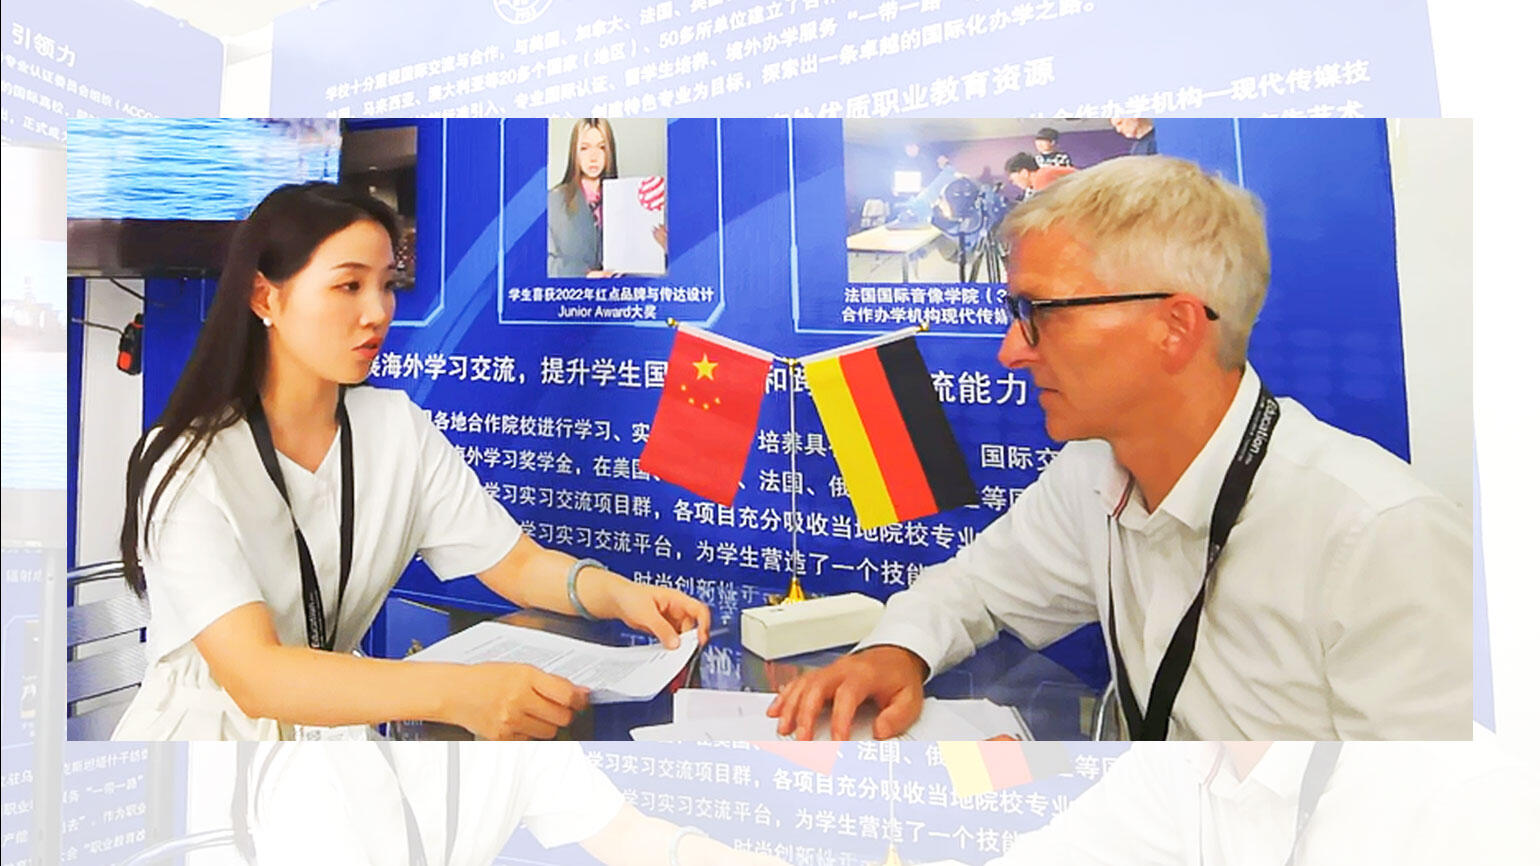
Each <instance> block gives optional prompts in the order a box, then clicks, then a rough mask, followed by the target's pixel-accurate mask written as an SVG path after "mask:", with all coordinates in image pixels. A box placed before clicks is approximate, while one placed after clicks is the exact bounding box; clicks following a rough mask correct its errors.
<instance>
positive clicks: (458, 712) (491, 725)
mask: <svg viewBox="0 0 1540 866" xmlns="http://www.w3.org/2000/svg"><path fill="white" fill-rule="evenodd" d="M459 674H460V675H459V676H458V677H457V681H456V682H455V683H454V685H453V687H452V690H451V693H452V694H453V696H454V697H453V698H452V699H453V700H455V701H456V702H457V704H458V706H456V707H454V708H453V710H452V711H451V712H450V713H449V714H448V715H449V717H450V718H452V719H455V720H456V722H455V723H456V724H458V725H459V726H460V727H462V728H466V729H468V730H470V731H471V732H472V733H474V734H476V735H477V736H479V737H481V738H483V739H487V740H549V739H551V738H552V737H554V736H556V732H557V731H558V730H560V729H561V728H565V727H566V726H568V725H570V724H572V717H573V715H574V714H575V713H577V712H579V711H581V710H582V709H583V708H584V707H587V706H588V689H585V688H581V687H579V686H575V685H573V684H572V683H570V682H568V681H567V680H565V679H563V678H561V677H559V676H556V675H555V674H548V673H546V672H545V671H542V670H540V669H539V668H536V667H531V666H529V665H521V664H511V663H508V662H483V663H481V664H475V665H466V666H464V667H463V668H461V670H460V672H459Z"/></svg>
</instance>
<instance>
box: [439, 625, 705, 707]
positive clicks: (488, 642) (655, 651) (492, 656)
mask: <svg viewBox="0 0 1540 866" xmlns="http://www.w3.org/2000/svg"><path fill="white" fill-rule="evenodd" d="M699 646H700V636H699V634H698V633H697V632H695V631H694V630H693V629H692V630H690V631H688V632H685V633H684V634H682V635H680V636H679V646H678V647H677V648H675V649H667V648H665V647H664V646H663V645H662V644H657V643H654V644H647V645H646V646H625V647H616V646H605V645H603V644H596V643H589V642H588V641H583V640H578V639H576V638H570V637H565V636H563V635H559V634H551V633H550V632H544V631H539V630H537V629H532V628H523V627H521V626H516V625H508V624H507V623H501V622H494V621H487V622H480V623H477V624H475V625H473V626H471V627H470V628H468V629H466V630H465V631H462V632H459V633H457V634H452V635H450V636H449V637H447V638H444V639H443V640H441V641H439V642H438V643H436V644H434V645H432V646H430V647H428V648H427V649H425V650H423V651H421V652H419V653H416V654H415V655H412V656H410V657H409V659H410V660H411V661H422V662H454V663H458V664H475V663H476V662H516V663H519V664H526V665H532V666H534V667H537V668H540V669H541V670H543V671H545V672H546V673H551V674H555V675H557V676H559V677H564V678H566V679H567V680H569V681H571V682H572V683H573V684H575V685H579V686H584V687H586V688H588V689H589V690H590V691H589V693H588V702H589V703H591V704H616V703H624V702H626V701H646V700H651V699H652V698H654V697H656V696H657V694H658V692H660V691H662V690H663V687H664V686H666V685H668V684H669V681H671V680H672V679H673V678H674V677H676V676H678V675H679V672H680V671H681V670H684V666H685V665H686V664H688V663H689V661H690V657H691V656H693V655H695V650H696V649H697V648H698V647H699Z"/></svg>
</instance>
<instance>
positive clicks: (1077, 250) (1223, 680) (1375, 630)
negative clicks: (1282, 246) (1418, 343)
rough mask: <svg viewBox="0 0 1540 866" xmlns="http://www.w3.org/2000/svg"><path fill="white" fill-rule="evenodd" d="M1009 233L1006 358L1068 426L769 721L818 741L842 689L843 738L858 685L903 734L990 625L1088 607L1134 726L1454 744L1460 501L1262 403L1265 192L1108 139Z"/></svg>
mask: <svg viewBox="0 0 1540 866" xmlns="http://www.w3.org/2000/svg"><path fill="white" fill-rule="evenodd" d="M1001 236H1002V237H1003V238H1006V239H1008V240H1009V242H1010V243H1011V244H1012V249H1011V253H1010V263H1009V298H1008V300H1009V301H1010V304H1011V309H1012V312H1013V314H1014V315H1015V316H1016V319H1015V322H1014V323H1013V324H1012V325H1011V327H1010V328H1009V330H1008V331H1007V332H1006V335H1005V339H1004V341H1003V342H1002V344H1001V346H1000V351H999V358H1000V361H1001V362H1002V363H1003V364H1004V365H1005V366H1006V367H1009V368H1011V369H1016V370H1021V369H1025V370H1026V371H1027V372H1028V373H1029V374H1030V375H1031V377H1032V379H1033V382H1034V384H1035V385H1036V386H1037V388H1038V391H1039V393H1038V402H1039V403H1040V404H1041V406H1042V408H1043V413H1044V418H1045V421H1046V425H1047V431H1048V435H1049V436H1051V437H1052V438H1054V439H1056V440H1070V441H1069V443H1068V444H1067V445H1066V446H1065V447H1064V448H1063V450H1062V451H1061V452H1060V454H1059V456H1058V457H1057V458H1056V459H1055V460H1054V461H1053V463H1051V464H1050V465H1049V468H1048V469H1047V470H1046V471H1044V472H1043V474H1042V475H1041V477H1040V478H1039V479H1038V481H1037V482H1036V483H1034V484H1033V485H1031V486H1030V487H1028V488H1027V490H1026V491H1025V492H1024V493H1023V494H1022V495H1021V496H1020V497H1019V498H1018V499H1017V501H1016V503H1015V504H1014V505H1012V506H1011V508H1010V510H1009V511H1007V512H1006V513H1005V514H1004V515H1003V516H1001V518H1000V519H998V520H996V521H995V522H994V523H993V524H992V525H990V526H989V527H987V528H986V529H984V531H983V532H981V533H980V534H979V536H978V537H977V539H975V540H974V541H973V542H972V543H970V544H969V545H968V546H967V547H965V548H964V549H963V550H962V551H960V552H959V553H958V554H957V556H955V557H954V558H953V559H951V560H950V561H947V562H944V563H940V564H938V565H935V566H932V567H930V568H927V569H926V570H925V571H924V572H922V573H921V574H920V576H919V577H918V578H917V579H916V581H915V583H914V585H913V586H912V587H911V588H910V589H908V590H906V591H903V592H900V593H898V594H896V595H894V596H893V597H892V598H891V599H889V601H888V604H887V609H886V611H885V613H884V615H883V617H882V619H881V620H880V621H879V623H878V625H877V626H876V628H875V629H874V630H873V631H872V633H871V634H870V635H869V636H868V637H867V639H866V640H865V641H863V642H862V643H861V644H859V645H858V646H857V648H856V651H855V652H854V653H853V654H851V655H848V656H845V657H843V658H841V659H840V660H839V661H838V662H836V663H835V664H833V665H830V666H829V667H827V668H825V669H823V670H821V671H817V672H813V673H811V674H807V675H805V676H803V677H801V678H799V679H798V680H796V681H794V682H793V683H791V684H790V685H789V686H787V688H786V689H785V690H783V692H782V694H781V695H780V696H779V697H778V698H777V699H776V701H775V702H774V703H773V704H772V706H771V707H770V711H769V712H770V714H771V715H772V716H779V718H780V720H781V724H780V726H779V727H780V730H781V732H782V733H790V732H791V731H792V730H795V731H796V732H797V734H798V735H799V736H804V735H810V733H811V731H812V726H813V724H814V721H815V720H816V719H817V717H818V715H819V713H820V712H821V711H822V709H823V707H824V706H825V705H826V704H829V703H830V702H831V701H832V704H833V715H832V719H831V728H832V731H833V732H834V734H835V735H836V736H840V735H842V734H843V733H845V732H847V731H848V730H849V720H850V718H851V715H852V714H853V713H854V711H855V709H856V708H857V707H858V706H859V705H861V704H862V703H863V702H865V701H868V700H871V701H874V702H875V703H876V704H877V705H878V707H879V708H880V712H879V715H878V717H877V719H876V722H875V728H874V733H875V735H876V736H877V737H879V738H883V737H891V736H894V735H896V734H899V733H901V732H902V731H904V730H905V729H907V728H908V727H909V725H910V724H912V723H913V722H914V720H915V719H916V718H917V716H918V714H919V711H920V701H921V699H922V686H923V684H924V682H925V681H926V680H927V679H928V678H929V677H930V676H932V675H933V674H936V673H939V672H940V671H942V670H943V669H945V668H948V667H951V666H952V665H955V664H957V663H958V662H959V661H961V660H963V659H964V658H966V657H967V656H969V655H971V654H972V653H973V651H974V649H975V648H976V647H977V646H979V645H982V644H984V643H986V642H988V641H990V640H992V639H993V638H994V637H995V636H996V634H997V633H998V632H999V630H1000V629H1001V628H1008V629H1010V630H1011V631H1012V632H1014V633H1015V634H1017V635H1018V636H1020V637H1021V638H1022V639H1023V640H1024V641H1025V642H1026V643H1028V644H1029V645H1031V646H1039V647H1040V646H1044V645H1046V644H1049V643H1052V642H1053V641H1055V640H1057V639H1059V638H1060V637H1062V636H1064V635H1065V634H1068V633H1069V632H1070V631H1072V630H1073V629H1075V628H1077V627H1078V626H1080V625H1081V624H1082V623H1086V622H1100V623H1101V624H1102V626H1103V631H1104V632H1105V633H1106V638H1107V646H1108V654H1109V656H1110V657H1111V658H1113V660H1114V670H1115V671H1116V672H1117V673H1118V680H1119V682H1120V687H1119V692H1120V694H1119V697H1120V699H1121V701H1122V703H1121V708H1122V709H1123V711H1124V712H1123V715H1124V716H1125V721H1126V723H1127V727H1128V730H1129V733H1130V735H1131V736H1133V737H1134V738H1153V739H1161V738H1164V737H1166V736H1167V735H1169V736H1172V737H1175V738H1183V739H1185V738H1197V739H1205V740H1242V739H1322V740H1334V739H1373V738H1387V739H1390V738H1415V739H1451V738H1465V737H1469V736H1470V730H1471V727H1470V725H1471V718H1472V713H1471V563H1472V545H1471V523H1470V516H1469V515H1468V514H1467V513H1465V512H1463V511H1461V510H1460V509H1459V508H1458V507H1457V506H1455V505H1454V504H1453V503H1452V502H1450V501H1448V500H1447V499H1445V498H1444V497H1442V496H1439V495H1438V494H1436V493H1434V492H1433V491H1432V490H1430V489H1428V488H1427V487H1426V486H1425V485H1423V484H1421V483H1420V482H1418V481H1417V480H1416V479H1415V478H1414V477H1413V476H1412V473H1411V471H1410V468H1409V467H1408V466H1407V465H1406V464H1405V463H1403V462H1401V461H1400V460H1398V459H1397V458H1395V457H1394V456H1392V455H1390V454H1389V453H1387V452H1386V451H1385V450H1384V449H1382V448H1380V447H1379V446H1378V445H1375V444H1374V443H1372V442H1369V441H1368V440H1366V439H1361V438H1358V437H1356V436H1352V435H1349V434H1347V433H1344V432H1342V431H1340V430H1337V429H1335V428H1333V427H1330V426H1328V425H1326V424H1325V423H1323V422H1321V421H1319V420H1317V419H1316V418H1314V417H1313V416H1312V415H1311V414H1310V413H1309V411H1308V410H1306V409H1305V407H1303V406H1301V405H1299V404H1298V403H1296V402H1294V401H1292V400H1289V399H1278V400H1276V401H1273V400H1271V399H1270V398H1268V397H1267V396H1266V393H1265V391H1264V389H1263V387H1262V382H1261V381H1260V379H1259V378H1258V375H1257V373H1256V371H1255V370H1254V369H1253V368H1252V367H1251V366H1250V365H1249V364H1247V362H1246V346H1247V341H1248V339H1249V336H1250V333H1251V327H1252V323H1253V322H1254V321H1255V319H1256V316H1257V312H1258V310H1259V309H1261V306H1262V300H1263V296H1264V294H1265V293H1266V288H1267V283H1268V274H1269V257H1268V250H1267V241H1266V235H1265V233H1264V229H1263V221H1262V215H1261V212H1260V209H1259V207H1258V204H1257V203H1256V202H1255V201H1254V200H1253V199H1252V197H1251V196H1250V195H1249V194H1248V193H1247V192H1245V191H1244V190H1242V189H1240V188H1238V187H1235V186H1232V185H1230V184H1228V183H1226V182H1225V181H1223V180H1221V179H1219V178H1217V177H1211V176H1208V175H1205V174H1204V173H1203V171H1202V170H1201V169H1199V168H1198V167H1197V166H1196V165H1193V164H1191V163H1188V162H1185V161H1182V160H1177V159H1171V158H1167V157H1151V158H1148V159H1115V160H1109V161H1107V162H1105V163H1102V164H1100V165H1097V166H1095V167H1093V168H1090V169H1087V170H1085V171H1081V172H1077V173H1075V174H1073V175H1070V176H1069V177H1066V178H1062V179H1060V180H1058V181H1056V182H1055V183H1054V184H1053V185H1052V186H1050V187H1048V188H1047V189H1045V190H1044V191H1042V192H1039V193H1037V194H1035V195H1033V196H1032V197H1031V198H1030V199H1028V200H1027V201H1026V202H1025V203H1024V204H1022V205H1021V206H1020V207H1018V208H1016V209H1015V210H1014V211H1012V212H1011V215H1010V216H1009V217H1008V218H1007V219H1006V220H1005V221H1004V222H1003V223H1002V225H1001ZM1323 315H1324V313H1323ZM1249 472H1254V473H1255V474H1254V478H1252V479H1251V480H1250V482H1249V483H1248V482H1247V477H1246V476H1247V474H1248V473H1249ZM1242 505H1244V507H1241V506H1242ZM1216 506H1218V507H1217V508H1216ZM1237 509H1239V510H1238V513H1237ZM1229 528H1233V533H1228V534H1227V530H1228V529H1229ZM1211 530H1212V532H1211ZM1216 550H1217V551H1218V552H1219V554H1220V555H1219V556H1218V557H1217V559H1215V560H1213V561H1212V562H1211V561H1210V558H1209V554H1210V552H1212V551H1216ZM1184 622H1185V623H1187V624H1186V625H1182V624H1183V623H1184ZM1184 647H1185V651H1184ZM1168 649H1169V650H1170V651H1171V652H1170V654H1169V658H1170V663H1169V664H1166V665H1164V666H1163V665H1162V661H1163V659H1166V658H1167V657H1168ZM1184 656H1185V658H1184ZM1162 667H1163V668H1164V672H1163V673H1161V674H1159V675H1157V669H1160V668H1162ZM1189 668H1190V669H1189ZM1152 694H1153V695H1154V698H1155V699H1154V700H1152Z"/></svg>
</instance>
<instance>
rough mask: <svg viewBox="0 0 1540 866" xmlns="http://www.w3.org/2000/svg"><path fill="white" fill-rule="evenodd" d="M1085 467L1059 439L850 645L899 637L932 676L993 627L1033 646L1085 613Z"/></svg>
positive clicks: (1088, 617)
mask: <svg viewBox="0 0 1540 866" xmlns="http://www.w3.org/2000/svg"><path fill="white" fill-rule="evenodd" d="M1066 458H1068V459H1066ZM1091 468H1092V461H1091V460H1089V459H1087V457H1086V455H1085V454H1084V453H1083V452H1081V451H1080V450H1079V449H1071V448H1066V449H1065V451H1064V452H1063V453H1062V454H1061V455H1060V456H1059V457H1058V458H1057V459H1056V460H1055V461H1054V462H1053V463H1052V464H1050V465H1049V468H1048V469H1047V470H1046V471H1045V472H1044V473H1043V474H1042V476H1041V477H1040V478H1039V479H1038V481H1037V482H1036V483H1034V484H1032V485H1031V486H1030V487H1028V488H1027V489H1026V490H1025V491H1024V492H1023V493H1022V494H1021V496H1020V497H1018V498H1017V500H1016V503H1015V504H1014V505H1012V506H1011V508H1010V510H1008V511H1007V512H1006V513H1005V514H1003V515H1001V517H1000V518H999V519H998V520H996V521H995V522H994V523H991V524H990V525H989V526H988V527H986V528H985V529H984V531H983V532H981V533H979V535H978V537H977V538H975V539H974V540H973V541H972V542H971V543H969V544H968V545H967V546H966V547H964V548H963V549H962V550H961V551H959V552H958V554H957V555H956V556H955V557H953V558H952V559H950V560H947V561H946V562H943V563H939V564H937V565H934V566H931V567H929V568H927V569H925V570H924V571H922V572H921V573H920V575H919V576H918V577H917V578H916V579H915V582H914V585H913V586H911V587H910V588H909V589H906V590H903V591H902V592H899V593H896V594H895V595H894V596H893V597H892V598H890V599H888V603H887V608H886V610H885V611H884V612H883V615H882V618H881V619H880V620H879V621H878V623H877V626H876V628H874V629H873V630H872V632H871V634H869V635H868V636H867V637H866V639H865V640H863V641H862V642H861V643H860V644H858V645H857V646H856V650H857V651H859V650H862V649H865V648H867V647H870V646H877V645H893V646H900V647H903V648H905V649H907V650H909V651H911V652H913V653H914V654H916V655H918V656H919V657H920V658H922V659H924V660H925V663H926V664H927V665H929V666H930V671H931V675H932V676H934V675H936V674H939V673H940V672H942V671H944V670H946V669H947V668H949V667H951V666H953V665H955V664H957V663H958V662H960V661H962V660H963V659H966V658H967V657H969V656H970V655H972V654H973V652H974V651H975V650H976V649H977V648H978V647H979V646H982V645H983V644H985V643H988V642H989V641H990V640H993V639H994V638H995V636H996V635H997V634H998V633H999V631H1000V629H1001V628H1006V629H1008V630H1010V631H1011V632H1013V633H1015V634H1016V635H1017V636H1019V637H1020V638H1021V639H1022V640H1023V641H1024V642H1026V643H1027V644H1028V645H1030V646H1033V647H1040V646H1043V645H1046V644H1049V643H1052V642H1053V641H1054V640H1057V639H1058V638H1060V637H1063V636H1064V635H1066V634H1068V633H1069V632H1070V631H1072V630H1074V629H1075V628H1076V627H1077V626H1080V625H1083V624H1085V623H1087V622H1093V621H1095V620H1096V619H1097V608H1096V593H1095V588H1094V586H1093V585H1092V574H1091V569H1090V564H1089V562H1088V561H1087V559H1086V555H1085V551H1084V550H1083V542H1082V540H1083V538H1084V536H1085V526H1084V522H1085V516H1084V509H1085V508H1086V503H1085V501H1084V500H1085V499H1086V497H1087V496H1089V495H1091V493H1090V489H1089V486H1088V485H1089V483H1090V482H1089V481H1088V476H1089V472H1090V471H1091ZM1082 490H1083V491H1084V492H1079V491H1082Z"/></svg>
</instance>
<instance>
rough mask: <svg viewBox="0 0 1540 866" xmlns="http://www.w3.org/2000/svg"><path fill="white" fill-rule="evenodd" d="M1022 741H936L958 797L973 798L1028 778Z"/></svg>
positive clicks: (1030, 778) (1030, 772)
mask: <svg viewBox="0 0 1540 866" xmlns="http://www.w3.org/2000/svg"><path fill="white" fill-rule="evenodd" d="M1021 746H1022V744H1021V743H1019V742H1014V741H1009V740H1005V741H998V742H987V741H986V742H972V743H968V742H944V743H937V744H936V748H937V749H939V750H940V751H941V763H942V764H944V765H945V766H946V773H947V776H949V777H950V778H951V780H952V787H953V788H954V789H956V791H957V796H959V797H974V796H977V795H979V794H984V793H987V792H989V791H1001V790H1004V789H1006V788H1014V787H1016V786H1017V785H1025V784H1027V783H1028V782H1030V781H1032V768H1031V767H1029V766H1028V765H1027V755H1026V752H1024V751H1022V747H1021Z"/></svg>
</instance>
